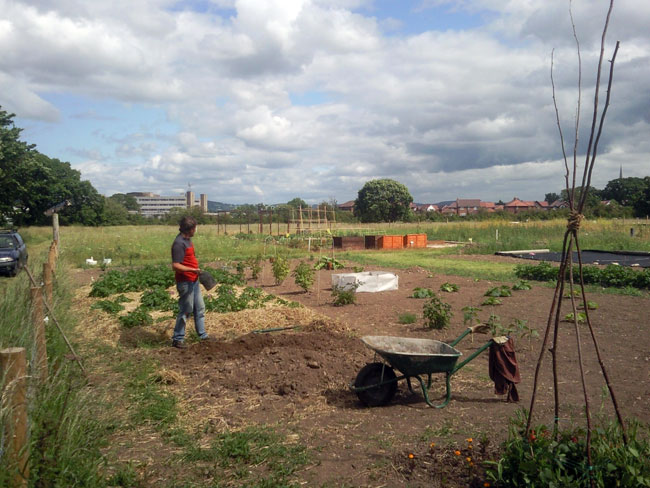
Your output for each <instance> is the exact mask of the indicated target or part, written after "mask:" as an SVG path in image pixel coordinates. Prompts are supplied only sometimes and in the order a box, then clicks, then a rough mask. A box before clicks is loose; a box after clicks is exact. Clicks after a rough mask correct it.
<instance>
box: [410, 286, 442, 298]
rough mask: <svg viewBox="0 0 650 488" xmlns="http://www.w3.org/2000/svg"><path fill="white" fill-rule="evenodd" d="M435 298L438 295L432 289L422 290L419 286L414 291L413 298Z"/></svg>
mask: <svg viewBox="0 0 650 488" xmlns="http://www.w3.org/2000/svg"><path fill="white" fill-rule="evenodd" d="M434 296H436V294H435V293H434V291H433V290H432V289H431V288H420V287H419V286H418V287H417V288H414V289H413V294H412V295H411V298H431V297H434Z"/></svg>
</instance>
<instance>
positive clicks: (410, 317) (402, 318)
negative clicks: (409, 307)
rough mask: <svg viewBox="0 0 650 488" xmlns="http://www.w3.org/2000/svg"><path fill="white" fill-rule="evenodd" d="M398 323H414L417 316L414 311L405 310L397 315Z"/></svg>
mask: <svg viewBox="0 0 650 488" xmlns="http://www.w3.org/2000/svg"><path fill="white" fill-rule="evenodd" d="M398 320H399V323H400V324H414V323H415V322H416V320H417V316H416V315H415V314H414V313H410V312H405V313H402V314H400V315H399V319H398Z"/></svg>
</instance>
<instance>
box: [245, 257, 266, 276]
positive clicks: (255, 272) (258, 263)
mask: <svg viewBox="0 0 650 488" xmlns="http://www.w3.org/2000/svg"><path fill="white" fill-rule="evenodd" d="M246 265H247V266H248V267H249V268H250V270H251V278H252V279H254V280H256V279H257V278H259V276H260V272H261V271H262V255H261V254H258V255H257V256H255V257H254V258H249V259H247V260H246Z"/></svg>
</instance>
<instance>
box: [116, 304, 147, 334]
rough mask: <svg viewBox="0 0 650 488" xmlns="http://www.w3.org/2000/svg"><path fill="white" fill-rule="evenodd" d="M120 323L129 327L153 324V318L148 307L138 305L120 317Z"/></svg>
mask: <svg viewBox="0 0 650 488" xmlns="http://www.w3.org/2000/svg"><path fill="white" fill-rule="evenodd" d="M119 320H120V324H122V326H123V327H126V328H127V329H131V328H133V327H141V326H145V325H151V324H153V318H152V317H151V315H150V314H149V311H148V310H147V309H146V308H143V307H138V308H136V309H135V310H131V311H130V312H129V313H127V314H126V315H121V316H120V317H119Z"/></svg>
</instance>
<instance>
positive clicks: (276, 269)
mask: <svg viewBox="0 0 650 488" xmlns="http://www.w3.org/2000/svg"><path fill="white" fill-rule="evenodd" d="M271 268H272V269H273V277H274V278H275V284H276V285H279V284H281V283H282V282H283V281H284V280H285V278H286V277H287V276H288V275H289V261H287V260H286V258H283V257H281V256H278V257H276V258H275V260H274V261H273V264H272V265H271Z"/></svg>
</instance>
